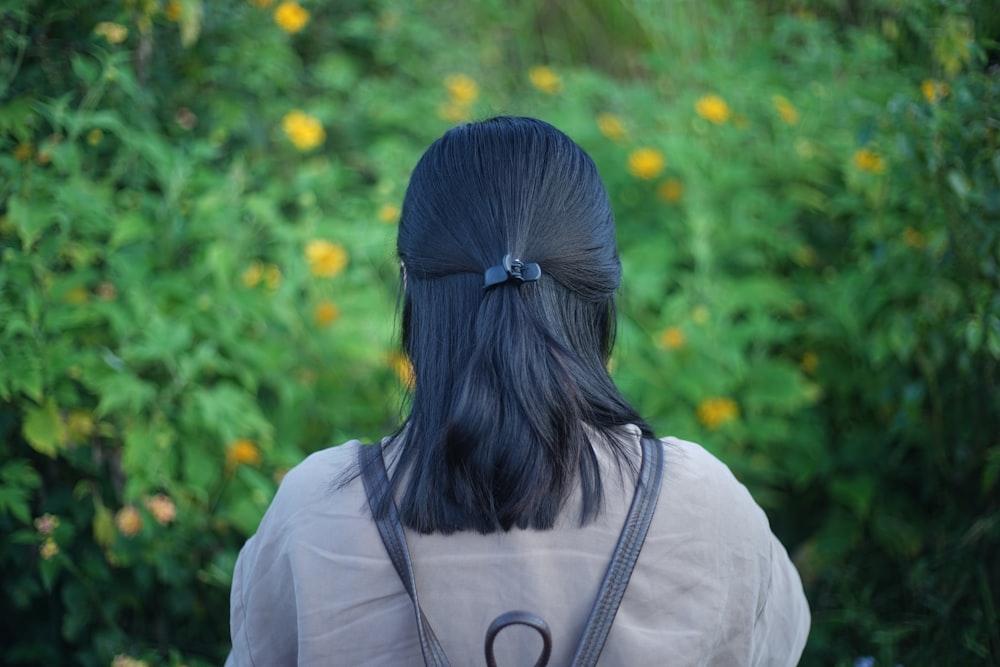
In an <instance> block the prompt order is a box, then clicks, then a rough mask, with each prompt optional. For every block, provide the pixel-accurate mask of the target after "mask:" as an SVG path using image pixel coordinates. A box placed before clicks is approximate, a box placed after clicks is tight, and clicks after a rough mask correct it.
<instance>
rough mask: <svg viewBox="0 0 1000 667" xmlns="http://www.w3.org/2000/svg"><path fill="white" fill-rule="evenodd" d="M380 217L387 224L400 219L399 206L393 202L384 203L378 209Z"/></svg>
mask: <svg viewBox="0 0 1000 667" xmlns="http://www.w3.org/2000/svg"><path fill="white" fill-rule="evenodd" d="M378 219H379V220H381V221H382V222H384V223H386V224H387V225H388V224H390V223H393V222H396V221H397V220H399V207H398V206H394V205H393V204H382V206H381V207H380V208H379V210H378Z"/></svg>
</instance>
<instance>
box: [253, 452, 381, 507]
mask: <svg viewBox="0 0 1000 667" xmlns="http://www.w3.org/2000/svg"><path fill="white" fill-rule="evenodd" d="M364 446H366V445H363V444H362V443H361V442H360V441H359V440H348V441H347V442H345V443H343V444H341V445H335V446H333V447H328V448H326V449H321V450H319V451H316V452H313V453H312V454H310V455H309V456H307V457H306V458H305V459H303V460H302V461H301V462H300V463H298V464H297V465H296V466H295V467H293V468H291V469H290V470H289V471H288V472H287V473H285V475H284V477H282V479H281V483H280V484H279V486H278V491H277V493H276V494H275V496H274V500H272V501H271V505H270V507H269V508H268V510H267V514H266V516H265V520H266V521H268V522H270V523H272V524H273V525H278V526H280V525H282V524H283V523H284V522H285V521H287V520H288V519H291V518H292V517H294V516H295V515H298V514H301V513H303V512H310V511H314V510H315V509H316V508H317V507H320V506H330V505H331V504H335V503H337V502H339V501H344V500H346V501H348V502H354V499H356V498H359V497H360V496H358V495H357V490H356V489H355V488H354V487H355V486H360V482H359V481H358V480H355V479H354V477H356V475H354V474H353V471H354V467H355V465H356V462H357V458H358V448H359V447H364ZM355 481H358V484H355V483H354V482H355ZM355 509H356V508H355Z"/></svg>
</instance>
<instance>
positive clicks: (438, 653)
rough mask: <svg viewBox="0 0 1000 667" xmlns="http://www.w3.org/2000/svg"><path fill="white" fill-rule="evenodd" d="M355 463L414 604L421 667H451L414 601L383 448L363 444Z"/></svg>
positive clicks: (410, 569) (406, 551)
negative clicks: (382, 507)
mask: <svg viewBox="0 0 1000 667" xmlns="http://www.w3.org/2000/svg"><path fill="white" fill-rule="evenodd" d="M358 463H359V464H360V466H361V480H362V481H363V482H364V485H365V493H366V495H367V496H368V506H369V507H370V508H371V511H372V516H377V517H379V518H378V519H377V520H376V521H375V524H376V525H377V526H378V533H379V535H380V536H381V537H382V543H383V544H384V545H385V549H386V551H388V552H389V558H390V559H391V560H392V564H393V566H394V567H395V568H396V573H397V574H398V575H399V579H400V581H402V582H403V586H404V587H405V588H406V592H407V593H408V594H409V595H410V600H411V601H412V602H413V611H414V613H415V614H416V617H417V635H418V636H419V638H420V651H421V653H423V655H424V664H425V665H427V666H428V667H450V663H449V662H448V658H447V656H445V654H444V649H443V648H441V642H439V641H438V638H437V637H436V636H435V635H434V630H432V629H431V624H430V623H429V622H428V621H427V617H426V616H425V615H424V610H423V609H421V608H420V600H419V599H418V598H417V583H416V581H415V580H414V578H413V564H412V563H411V562H410V550H409V549H408V548H407V546H406V535H405V534H404V533H403V524H402V523H400V521H399V510H398V509H397V508H396V503H395V501H394V500H393V499H392V498H391V497H388V493H389V476H388V475H387V474H386V471H385V459H384V458H383V457H382V446H381V445H378V444H374V445H362V446H361V447H359V448H358ZM380 502H384V503H385V504H386V510H387V511H386V512H385V513H384V514H381V513H380V512H379V511H378V506H379V505H378V504H379V503H380Z"/></svg>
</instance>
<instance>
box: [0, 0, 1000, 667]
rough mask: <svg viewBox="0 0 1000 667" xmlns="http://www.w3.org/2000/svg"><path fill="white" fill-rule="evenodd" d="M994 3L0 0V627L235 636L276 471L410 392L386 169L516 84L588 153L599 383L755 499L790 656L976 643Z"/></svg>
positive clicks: (150, 656) (995, 534) (24, 659)
mask: <svg viewBox="0 0 1000 667" xmlns="http://www.w3.org/2000/svg"><path fill="white" fill-rule="evenodd" d="M998 37H1000V11H997V6H996V3H995V2H993V1H992V0H965V1H955V2H945V1H944V0H801V1H798V2H793V1H790V0H726V1H722V0H661V1H659V2H652V1H649V0H617V1H615V0H549V1H546V2H528V1H526V0H504V1H503V2H500V1H498V0H477V1H475V2H471V1H470V2H447V1H441V0H436V1H433V2H432V1H430V0H405V1H404V0H338V1H337V2H332V1H328V2H322V1H320V0H312V1H310V0H299V1H298V2H295V1H285V2H281V1H279V0H211V1H208V0H169V1H167V0H90V1H87V2H82V1H80V0H0V40H2V51H0V435H2V439H0V531H2V536H3V537H2V540H0V618H3V619H4V622H3V623H2V624H0V662H2V663H3V664H5V665H41V664H46V665H63V664H65V665H70V664H72V665H85V666H91V665H93V666H107V665H115V666H116V667H128V666H133V667H135V666H137V665H148V666H153V665H171V666H176V665H181V664H183V665H192V666H193V665H218V664H221V662H222V660H223V658H224V656H225V654H226V652H227V650H228V611H229V600H228V594H229V584H230V579H231V574H232V568H233V564H234V560H235V557H236V553H237V551H238V549H239V547H240V546H241V545H242V543H243V541H244V540H245V539H246V538H247V536H248V535H250V534H252V533H253V531H254V530H255V527H256V525H257V522H258V521H259V519H260V516H261V514H262V513H263V511H264V510H265V509H266V507H267V505H268V503H269V501H270V499H271V498H272V496H273V494H274V492H275V489H276V487H277V484H278V483H279V481H280V479H281V477H282V474H283V473H284V472H285V471H287V469H288V468H289V467H291V466H293V465H295V464H296V463H297V462H299V461H300V460H301V459H302V458H303V457H304V456H305V455H307V454H308V453H310V452H312V451H315V450H317V449H321V448H324V447H327V446H331V445H335V444H338V443H340V442H343V441H344V440H347V439H349V438H355V437H357V438H362V439H368V440H373V439H376V438H378V437H380V436H381V435H383V434H385V433H386V432H388V431H389V430H390V429H392V428H393V426H394V425H395V424H396V423H397V420H398V419H399V416H400V411H401V410H402V409H405V388H406V385H407V383H408V382H409V381H410V379H409V375H408V368H407V362H406V360H405V358H403V357H402V356H401V355H400V354H399V352H398V340H397V339H396V337H395V334H394V326H395V315H394V312H395V293H396V288H397V284H398V268H397V263H396V261H395V259H394V237H395V229H396V227H395V226H396V222H397V219H398V216H399V212H400V210H399V207H400V204H401V201H402V196H403V192H404V189H405V186H406V182H407V177H408V174H409V172H410V170H411V169H412V167H413V165H414V163H415V162H416V159H417V158H418V157H419V155H420V154H421V152H422V151H423V150H424V149H425V148H426V146H427V145H428V144H429V143H430V142H431V141H433V140H434V139H435V138H436V137H438V136H439V135H440V134H442V133H443V132H444V131H445V130H447V129H448V128H449V127H451V126H453V125H455V124H458V123H462V122H464V121H467V120H471V119H484V118H488V117H490V116H493V115H496V114H518V115H531V116H537V117H539V118H542V119H544V120H547V121H549V122H551V123H553V124H554V125H556V126H557V127H559V128H561V129H562V130H564V131H565V132H567V133H568V134H569V135H570V136H572V137H573V138H574V139H575V140H576V141H577V142H578V143H579V144H581V145H582V146H583V147H584V148H585V149H586V150H587V151H588V152H589V153H590V154H591V155H592V156H593V158H594V160H595V161H596V162H597V165H598V167H599V169H600V171H601V173H602V175H603V177H604V179H605V181H606V183H607V186H608V189H609V192H610V195H611V198H612V200H613V203H614V206H615V211H616V215H617V220H618V236H619V244H620V250H621V256H622V261H623V263H624V266H625V281H624V285H623V291H622V308H621V310H622V322H621V326H620V332H619V346H618V349H617V352H616V354H615V356H614V358H613V360H612V364H613V372H614V375H615V377H616V380H617V381H618V382H619V384H620V386H621V387H622V388H623V390H624V391H625V394H626V395H627V396H628V397H629V399H630V400H631V401H633V403H634V404H635V405H636V406H637V407H638V408H639V410H640V412H641V413H643V414H644V415H646V416H647V418H648V419H649V421H650V422H651V423H652V424H653V425H654V427H655V428H656V429H657V431H658V432H659V433H661V434H663V435H668V434H673V435H677V436H679V437H682V438H685V439H689V440H695V441H698V442H701V443H703V444H704V446H706V447H707V448H708V449H710V450H711V451H712V452H714V453H715V454H716V455H717V456H719V457H720V458H722V459H723V460H724V461H725V462H726V463H727V464H728V465H729V466H730V467H731V468H732V469H733V471H734V472H735V473H736V474H737V476H738V477H739V478H740V479H741V480H742V481H743V482H744V483H745V484H746V485H747V486H748V487H749V488H750V490H751V491H752V492H753V494H754V496H755V497H756V498H757V499H758V501H759V502H760V503H761V504H762V505H763V506H764V507H765V509H766V510H767V512H768V514H769V516H770V518H771V521H772V526H773V528H774V530H775V531H776V533H777V534H778V535H779V536H780V537H781V539H782V541H783V542H784V543H785V544H786V545H787V547H788V549H789V551H790V552H791V553H792V554H793V556H794V559H795V562H796V564H797V566H798V568H799V571H800V572H801V574H802V577H803V580H804V582H805V585H806V590H807V593H808V596H809V599H810V603H811V606H812V609H813V630H812V634H811V637H810V641H809V645H808V647H807V649H806V655H805V657H804V659H803V661H802V663H803V664H804V665H837V666H840V665H844V666H851V667H853V666H860V665H864V666H866V667H871V666H873V665H875V666H882V665H885V666H886V667H890V666H893V665H898V664H901V665H905V666H906V667H911V666H914V667H915V666H918V665H995V664H1000V619H998V607H1000V548H998V547H1000V391H998V384H1000V367H998V364H1000V278H998V266H1000V151H998V144H1000V134H998V133H1000V72H998V69H997V61H998V58H1000V50H998V47H1000V45H998V42H997V39H998ZM664 661H665V663H667V664H668V663H669V658H668V657H666V656H665V658H664Z"/></svg>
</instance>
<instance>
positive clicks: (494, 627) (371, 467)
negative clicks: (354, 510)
mask: <svg viewBox="0 0 1000 667" xmlns="http://www.w3.org/2000/svg"><path fill="white" fill-rule="evenodd" d="M358 463H359V465H360V467H361V479H362V480H363V482H364V486H365V493H366V494H367V496H368V504H369V507H371V510H372V514H373V515H374V516H377V517H380V518H379V519H377V520H376V522H375V523H376V525H377V527H378V532H379V535H380V536H381V537H382V542H383V544H384V545H385V548H386V551H387V552H388V553H389V558H390V559H391V560H392V564H393V566H394V567H395V568H396V573H397V574H399V578H400V580H401V581H402V582H403V585H404V587H405V588H406V592H407V593H408V594H409V596H410V600H411V602H413V610H414V613H415V614H416V618H417V633H418V635H419V638H420V650H421V652H422V653H423V656H424V664H425V665H428V666H430V667H449V663H448V658H447V657H446V656H445V653H444V649H443V648H441V643H440V642H439V641H438V639H437V637H436V636H435V635H434V631H433V630H432V629H431V626H430V623H429V622H428V621H427V617H426V616H425V615H424V612H423V609H421V608H420V600H419V599H418V597H417V585H416V581H415V580H414V578H413V565H412V563H411V561H410V553H409V550H408V548H407V546H406V535H405V534H404V533H403V526H402V523H401V522H400V520H399V510H398V509H397V508H396V503H395V502H393V501H392V499H391V498H389V497H388V496H387V494H388V491H389V477H388V474H387V473H386V470H385V460H384V459H383V457H382V447H381V446H379V445H367V446H362V447H361V448H360V449H359V450H358ZM662 479H663V445H662V444H661V443H660V442H659V441H657V440H649V439H646V438H643V440H642V465H641V467H640V469H639V479H638V482H637V484H636V488H635V495H634V497H633V498H632V506H631V507H630V508H629V512H628V516H627V517H626V519H625V525H624V526H623V527H622V532H621V535H620V536H619V538H618V544H617V545H616V547H615V551H614V554H612V556H611V563H610V564H609V565H608V569H607V572H606V573H605V575H604V580H603V581H602V582H601V588H600V591H599V592H598V596H597V601H596V602H595V603H594V607H593V608H592V609H591V612H590V617H589V618H588V619H587V624H586V626H585V628H584V631H583V636H582V638H581V639H580V643H579V645H578V646H577V650H576V654H575V655H574V656H573V661H572V663H571V664H572V665H574V667H583V666H591V665H595V664H596V663H597V659H598V657H600V655H601V651H602V650H603V648H604V643H605V642H606V641H607V638H608V633H609V632H611V625H612V624H613V623H614V620H615V614H616V613H617V612H618V607H619V605H620V604H621V601H622V597H623V596H624V595H625V589H626V588H627V587H628V582H629V579H630V578H631V576H632V570H633V569H634V568H635V563H636V560H638V558H639V552H640V551H641V550H642V545H643V542H644V541H645V539H646V532H647V531H648V530H649V524H650V522H651V520H652V517H653V511H654V510H655V509H656V501H657V498H658V497H659V495H660V486H661V482H662ZM381 502H385V503H386V504H387V505H386V512H385V513H384V514H383V513H382V512H380V511H379V509H380V507H379V503H381ZM515 624H520V625H527V626H529V627H532V628H534V629H535V630H537V631H538V632H539V634H541V635H542V641H543V648H542V654H541V657H540V658H539V660H538V662H537V663H536V665H535V667H544V665H545V664H546V663H547V662H548V658H549V654H550V652H551V650H552V638H551V634H550V633H549V629H548V626H547V625H546V624H545V621H544V620H542V619H541V618H539V617H538V616H535V615H534V614H530V613H529V612H521V611H515V612H508V613H506V614H502V615H501V616H499V617H497V618H496V620H494V621H493V623H492V624H491V625H490V628H489V630H488V631H487V634H486V660H487V664H488V665H490V667H492V666H493V665H495V660H494V658H493V642H494V640H495V639H496V635H497V634H498V633H499V632H500V630H502V629H503V628H505V627H508V626H510V625H515Z"/></svg>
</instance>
